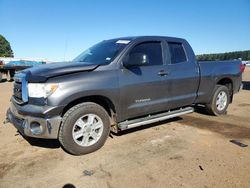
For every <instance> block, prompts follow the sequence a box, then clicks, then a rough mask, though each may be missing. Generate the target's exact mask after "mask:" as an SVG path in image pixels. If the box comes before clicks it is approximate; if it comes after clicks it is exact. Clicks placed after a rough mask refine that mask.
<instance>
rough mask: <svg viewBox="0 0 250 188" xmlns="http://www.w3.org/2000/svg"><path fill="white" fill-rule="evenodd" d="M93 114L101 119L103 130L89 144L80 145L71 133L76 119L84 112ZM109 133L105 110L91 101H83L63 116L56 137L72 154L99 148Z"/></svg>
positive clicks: (108, 119)
mask: <svg viewBox="0 0 250 188" xmlns="http://www.w3.org/2000/svg"><path fill="white" fill-rule="evenodd" d="M90 113H91V114H95V115H97V116H98V117H100V119H101V120H102V123H103V131H102V134H101V137H100V138H99V140H98V141H97V142H96V143H95V144H93V145H90V146H80V145H79V144H77V143H76V142H75V141H74V139H73V135H72V130H73V127H74V124H75V123H76V121H77V120H78V119H79V118H80V117H82V116H83V115H85V114H90ZM109 133H110V118H109V115H108V113H107V112H106V110H105V109H104V108H103V107H101V106H100V105H98V104H96V103H92V102H85V103H81V104H78V105H76V106H73V107H72V108H70V109H69V110H68V111H67V112H66V113H65V114H64V116H63V119H62V125H61V127H60V130H59V136H58V139H59V141H60V143H61V145H62V147H63V148H64V149H65V150H66V151H67V152H69V153H71V154H73V155H83V154H87V153H91V152H94V151H96V150H98V149H100V148H101V147H102V146H103V145H104V143H105V141H106V140H107V138H108V136H109Z"/></svg>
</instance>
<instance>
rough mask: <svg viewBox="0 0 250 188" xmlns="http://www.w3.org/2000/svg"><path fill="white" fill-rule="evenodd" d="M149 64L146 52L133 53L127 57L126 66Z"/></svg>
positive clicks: (124, 62)
mask: <svg viewBox="0 0 250 188" xmlns="http://www.w3.org/2000/svg"><path fill="white" fill-rule="evenodd" d="M147 64H149V59H148V56H147V55H146V54H144V53H132V54H130V55H128V56H126V57H125V59H124V61H123V66H124V67H133V66H144V65H147Z"/></svg>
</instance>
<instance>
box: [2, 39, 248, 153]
mask: <svg viewBox="0 0 250 188" xmlns="http://www.w3.org/2000/svg"><path fill="white" fill-rule="evenodd" d="M243 71H244V66H242V64H241V61H239V60H231V61H203V62H198V61H197V60H196V57H195V54H194V52H193V50H192V48H191V47H190V45H189V43H188V42H187V41H186V40H184V39H180V38H173V37H160V36H138V37H123V38H116V39H111V40H104V41H102V42H100V43H98V44H96V45H94V46H93V47H91V48H89V49H87V50H86V51H84V52H83V53H81V54H80V55H79V56H78V57H76V58H75V59H74V60H72V61H71V62H62V63H52V64H46V65H41V66H39V67H34V68H30V69H26V70H23V71H21V72H19V73H17V74H15V77H14V81H15V82H14V88H13V96H12V97H11V103H10V108H9V109H8V111H7V119H8V120H9V121H10V122H11V123H12V124H13V125H14V126H15V127H16V129H17V130H18V131H19V132H20V133H21V134H23V135H24V136H27V137H36V138H46V139H58V140H59V141H60V143H61V145H62V147H63V148H64V149H65V150H66V151H67V152H69V153H71V154H74V155H82V154H87V153H90V152H93V151H96V150H97V149H99V148H101V147H102V146H103V145H104V143H105V141H106V139H107V138H108V136H109V134H110V132H111V131H112V132H118V131H122V130H125V129H130V128H134V127H138V126H143V125H145V124H150V123H154V122H159V121H163V120H166V119H169V118H173V117H176V116H180V115H183V114H187V113H191V112H193V111H194V107H195V106H196V105H199V106H204V107H205V108H206V109H207V111H208V112H209V113H210V114H213V115H216V116H218V115H222V114H225V113H226V110H227V107H228V105H229V104H230V103H231V102H232V101H233V96H234V94H235V93H237V92H238V91H239V90H240V87H241V81H242V72H243ZM218 126H219V125H218Z"/></svg>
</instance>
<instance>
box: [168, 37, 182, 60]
mask: <svg viewBox="0 0 250 188" xmlns="http://www.w3.org/2000/svg"><path fill="white" fill-rule="evenodd" d="M168 47H169V51H170V56H171V64H176V63H182V62H186V61H187V56H186V53H185V50H184V48H183V45H182V43H176V42H168Z"/></svg>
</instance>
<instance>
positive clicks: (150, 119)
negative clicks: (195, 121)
mask: <svg viewBox="0 0 250 188" xmlns="http://www.w3.org/2000/svg"><path fill="white" fill-rule="evenodd" d="M193 111H194V108H192V107H185V108H180V109H177V110H173V111H168V112H164V113H161V114H155V115H149V116H147V117H143V118H139V119H134V120H126V121H123V122H121V123H118V128H119V129H120V130H125V129H131V128H134V127H139V126H142V125H147V124H150V123H155V122H159V121H163V120H166V119H170V118H173V117H176V116H180V115H184V114H188V113H192V112H193Z"/></svg>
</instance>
